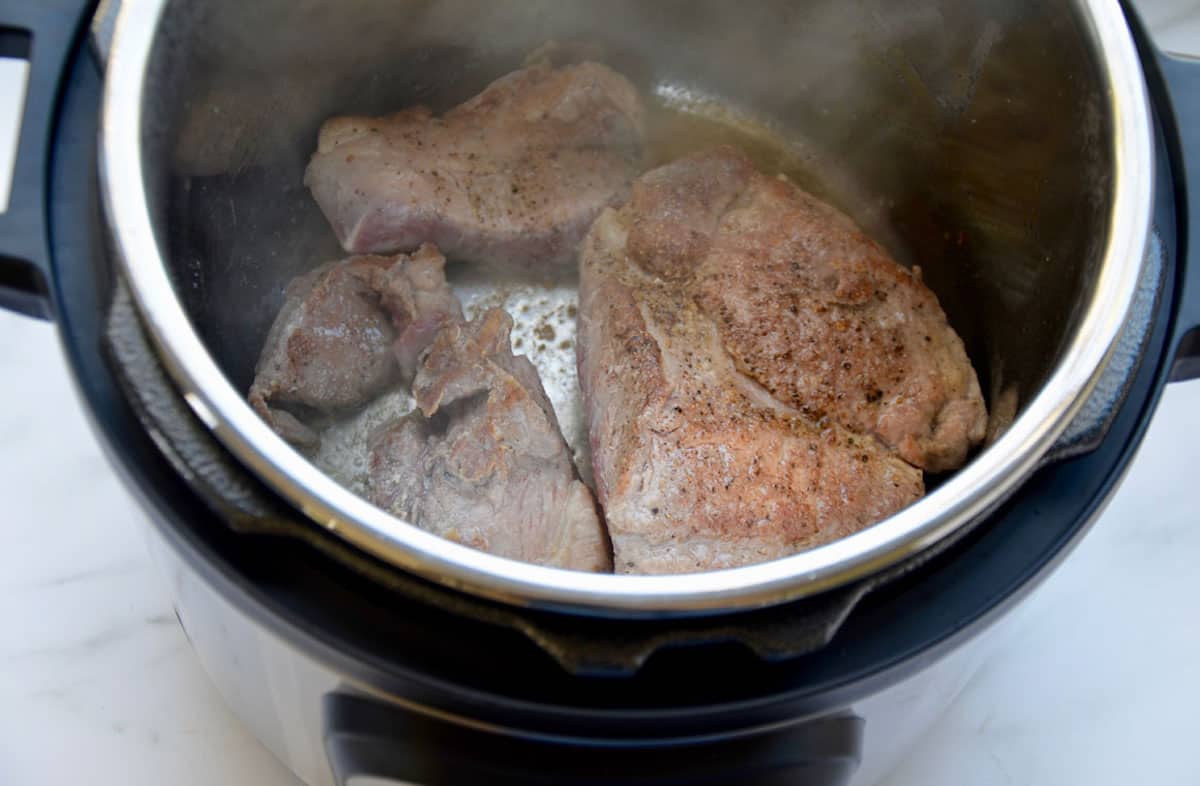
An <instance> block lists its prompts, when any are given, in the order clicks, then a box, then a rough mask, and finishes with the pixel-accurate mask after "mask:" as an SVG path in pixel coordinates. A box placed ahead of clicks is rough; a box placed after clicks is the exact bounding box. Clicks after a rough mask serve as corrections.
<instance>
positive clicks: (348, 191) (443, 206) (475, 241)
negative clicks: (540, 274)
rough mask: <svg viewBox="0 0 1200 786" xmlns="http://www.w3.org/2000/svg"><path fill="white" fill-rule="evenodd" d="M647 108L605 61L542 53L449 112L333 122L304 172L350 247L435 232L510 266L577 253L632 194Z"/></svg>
mask: <svg viewBox="0 0 1200 786" xmlns="http://www.w3.org/2000/svg"><path fill="white" fill-rule="evenodd" d="M642 114H643V110H642V106H641V102H640V99H639V97H638V94H637V91H636V89H635V88H634V87H633V85H631V84H630V83H629V81H628V80H626V79H625V78H624V77H623V76H621V75H619V74H617V73H616V72H614V71H612V70H611V69H609V68H607V67H605V66H603V65H599V64H597V63H580V64H577V65H570V66H565V67H563V68H557V69H556V68H551V67H550V66H548V65H544V64H543V65H534V66H531V67H529V68H525V69H522V70H520V71H516V72H514V73H511V74H508V75H507V76H504V77H502V78H500V79H498V80H496V81H495V82H493V83H492V84H491V85H489V86H488V87H487V89H485V90H484V91H483V92H482V93H480V94H479V95H477V96H475V97H474V98H472V99H471V100H469V101H467V102H466V103H464V104H462V105H460V106H458V107H456V108H454V109H452V110H450V111H449V112H447V113H446V114H445V115H442V116H440V117H439V116H435V115H434V114H433V113H432V112H431V111H430V110H429V109H427V108H425V107H413V108H410V109H405V110H403V111H400V112H397V113H395V114H393V115H388V116H385V117H377V118H371V117H337V118H333V119H331V120H329V121H327V122H326V123H325V124H324V126H322V128H321V132H320V138H319V141H318V147H317V152H316V153H315V154H314V155H313V157H312V160H311V162H310V163H309V165H308V170H307V172H306V173H305V183H306V184H307V185H308V187H309V188H310V189H311V190H312V193H313V197H314V198H315V199H316V201H317V204H318V205H320V207H321V210H322V211H324V213H325V216H326V217H327V218H328V219H329V222H330V224H331V225H332V226H333V229H334V231H335V232H336V233H337V236H338V239H339V240H340V241H341V243H342V246H343V247H344V248H345V249H346V250H347V251H350V252H355V253H368V252H371V253H380V252H388V251H407V250H410V249H413V248H416V247H417V245H419V244H420V243H424V242H432V243H435V244H436V245H437V246H438V247H439V248H441V250H442V251H443V252H444V253H445V254H447V255H448V256H450V257H451V258H455V259H457V258H462V259H466V260H470V261H475V262H481V263H487V264H490V265H492V266H495V267H498V268H503V269H506V270H518V271H521V270H523V271H538V270H545V269H546V268H547V267H561V266H566V265H572V264H574V261H575V252H576V249H577V246H578V243H579V240H580V239H581V238H582V237H583V235H584V234H585V233H586V232H587V229H588V227H589V226H590V225H591V223H592V220H593V219H595V217H596V216H597V215H598V214H599V213H600V211H601V210H602V209H604V208H605V207H606V206H609V205H615V204H619V203H621V202H624V201H625V200H626V198H627V197H628V193H629V183H630V181H632V179H633V178H634V177H635V176H636V175H637V174H638V172H639V171H640V170H639V165H640V162H641V159H642V141H643V140H642V137H643V119H642Z"/></svg>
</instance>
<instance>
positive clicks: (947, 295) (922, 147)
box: [102, 0, 1153, 613]
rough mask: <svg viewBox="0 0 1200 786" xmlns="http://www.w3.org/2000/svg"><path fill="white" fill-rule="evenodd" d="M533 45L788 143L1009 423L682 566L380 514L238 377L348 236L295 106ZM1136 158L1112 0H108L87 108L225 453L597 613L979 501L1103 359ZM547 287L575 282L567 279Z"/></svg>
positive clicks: (180, 376)
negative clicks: (259, 409)
mask: <svg viewBox="0 0 1200 786" xmlns="http://www.w3.org/2000/svg"><path fill="white" fill-rule="evenodd" d="M547 44H551V45H552V51H558V52H567V53H583V54H584V55H586V56H588V57H591V58H593V59H599V60H602V61H603V62H606V63H608V64H609V65H611V66H613V67H614V68H616V69H618V70H620V71H621V72H623V73H625V74H626V75H627V76H629V77H630V78H631V79H633V80H634V81H635V83H637V84H638V85H639V86H640V87H641V88H642V90H643V91H644V93H645V95H646V96H647V99H648V100H650V101H651V102H659V103H668V104H669V103H672V102H673V103H674V104H676V105H682V106H685V107H687V108H693V109H697V110H699V109H703V108H705V107H712V106H720V107H722V108H723V111H725V112H727V113H728V115H727V116H734V117H739V118H742V119H744V120H748V121H753V123H752V125H753V126H754V127H755V128H760V129H766V130H767V131H769V133H771V134H772V135H774V136H776V137H778V138H780V139H782V140H784V144H785V146H786V148H787V154H788V155H789V156H791V157H793V158H794V159H795V160H796V161H799V162H801V167H802V168H803V169H804V170H805V171H804V174H807V175H808V177H807V178H806V185H809V186H810V187H813V188H815V189H816V190H818V191H820V192H821V193H822V194H823V195H824V196H825V197H826V198H828V199H830V200H832V201H833V202H835V203H836V204H838V205H839V206H840V207H842V208H843V209H844V210H846V211H847V212H848V213H850V214H851V215H852V216H854V217H855V218H856V219H857V220H858V221H859V222H860V223H861V224H862V225H863V226H864V227H865V228H866V229H867V230H868V231H870V232H871V233H872V234H874V235H875V236H876V238H877V239H879V240H880V241H881V242H882V243H883V244H884V245H885V246H887V247H888V248H889V250H890V251H891V252H892V253H893V254H894V255H895V256H896V257H897V258H898V259H900V260H901V261H902V262H904V263H906V264H919V265H921V267H922V268H923V269H924V271H925V279H926V281H927V282H928V283H929V284H930V286H931V287H932V288H933V289H934V290H935V292H936V293H937V294H938V296H939V298H940V299H941V301H942V303H943V304H944V306H945V308H946V311H947V313H948V315H949V317H950V321H951V323H952V324H953V325H954V327H955V328H956V329H957V330H958V332H959V333H960V334H961V335H962V336H963V338H964V340H965V341H966V344H967V348H968V352H969V353H970V355H971V358H972V360H973V362H974V364H975V367H976V369H977V370H978V371H979V374H980V379H981V383H982V384H983V387H984V390H985V392H990V398H989V406H994V405H995V403H996V398H997V397H998V396H1000V395H1001V394H1004V395H1009V396H1011V395H1013V394H1014V393H1015V395H1016V400H1017V402H1018V403H1019V409H1018V416H1017V417H1016V419H1015V421H1014V422H1013V423H1012V425H1011V426H1010V427H1009V428H1008V429H1007V431H1005V432H1004V434H1003V436H1001V437H1000V438H999V439H998V440H997V441H995V442H994V443H993V444H992V445H991V446H990V447H988V448H987V449H986V450H984V451H982V452H981V453H980V454H979V455H978V456H976V457H975V458H974V459H973V460H972V461H971V462H970V463H969V464H968V465H967V466H966V467H965V468H963V469H962V470H960V471H959V472H957V473H955V474H954V475H952V476H950V477H947V478H945V479H944V480H942V481H941V482H940V483H932V484H931V488H932V491H931V493H929V494H928V495H927V496H926V497H925V498H924V499H923V500H921V501H920V502H918V503H917V504H914V505H912V506H911V507H909V508H907V509H905V510H903V511H901V512H900V513H898V514H896V515H894V516H892V517H891V518H889V519H887V520H885V521H883V522H881V523H879V524H877V525H875V526H873V527H870V528H868V529H866V530H864V531H862V532H860V533H858V534H855V535H853V536H851V537H848V538H845V539H842V540H840V541H837V542H834V543H831V544H829V545H826V546H822V547H819V548H815V549H812V550H810V551H806V552H803V553H800V554H797V555H795V556H792V557H789V558H786V559H782V560H777V561H774V562H769V563H764V564H760V565H754V566H750V567H744V568H738V569H733V570H725V571H715V572H710V573H702V574H693V575H681V576H611V575H591V574H582V573H575V572H569V571H562V570H556V569H552V568H544V567H538V566H534V565H529V564H524V563H519V562H515V561H511V560H507V559H503V558H499V557H494V556H491V555H488V554H485V553H482V552H479V551H475V550H472V549H469V548H467V547H464V546H460V545H457V544H455V543H452V542H449V541H446V540H442V539H441V538H438V537H436V536H434V535H431V534H428V533H426V532H424V531H422V530H419V529H418V528H416V527H413V526H411V525H409V524H406V523H404V522H402V521H399V520H397V519H395V518H393V517H391V516H390V515H388V514H386V513H384V512H383V511H381V510H379V509H377V508H375V507H373V506H372V505H370V504H369V503H367V502H366V501H365V500H363V499H361V498H360V497H358V496H356V495H355V494H354V493H352V492H351V491H350V490H348V489H347V488H346V487H345V486H343V485H341V484H339V483H338V482H337V480H335V479H334V478H333V477H331V476H330V475H328V474H326V473H325V472H323V471H322V470H321V469H319V468H318V467H317V466H315V465H314V464H312V463H310V462H309V461H308V460H306V459H305V458H304V457H303V456H301V455H300V454H299V453H297V452H295V451H294V450H292V449H291V448H290V447H289V446H288V445H287V444H286V443H284V442H283V441H282V440H281V439H280V438H279V437H277V436H276V435H275V434H274V433H273V432H272V431H271V430H270V429H269V428H268V427H267V426H266V425H265V424H264V423H263V422H262V421H261V420H259V418H258V417H257V416H256V415H255V414H254V413H253V412H252V410H251V409H250V408H249V406H248V405H247V404H246V403H245V401H244V398H243V395H244V392H245V390H246V388H247V387H248V385H249V382H250V378H251V374H252V370H253V365H254V361H255V358H256V357H257V354H258V352H259V349H260V347H261V345H262V341H263V339H264V336H265V333H266V330H267V328H268V326H269V324H270V322H271V320H272V318H273V317H274V314H275V312H276V310H277V308H278V306H279V304H280V302H281V298H282V290H283V287H284V285H285V284H286V283H287V282H288V281H289V280H290V279H291V278H292V277H293V276H295V275H297V274H298V273H299V272H302V271H304V270H307V269H309V268H311V267H313V266H314V265H316V264H319V263H321V262H323V261H327V260H329V259H334V258H339V257H340V256H343V254H342V253H341V252H340V250H339V248H338V247H337V244H336V241H335V239H334V237H333V234H332V232H331V231H330V230H329V228H328V226H327V225H326V223H325V220H324V219H323V217H322V216H321V215H320V213H319V211H318V210H317V208H316V207H315V205H314V204H313V202H312V200H311V198H310V197H309V195H308V193H307V191H306V190H305V188H304V186H303V184H302V182H301V181H302V173H303V169H304V165H305V163H306V162H307V159H308V156H309V155H310V154H311V152H312V150H313V148H314V146H315V140H316V131H317V128H318V126H319V125H320V123H321V122H322V121H323V120H325V119H326V118H327V117H329V116H331V115H334V114H338V113H347V112H354V113H358V114H366V113H384V112H388V111H393V110H395V109H398V108H401V107H404V106H406V105H410V104H413V103H425V104H428V105H430V106H432V107H433V108H435V109H438V110H441V109H446V108H448V107H450V106H453V105H454V104H456V103H458V102H459V101H461V100H463V99H465V98H467V97H469V96H470V95H472V94H474V93H476V92H478V90H479V89H481V88H482V87H483V86H484V85H485V84H486V83H487V82H489V81H490V80H491V79H494V78H495V77H497V76H499V75H501V74H503V73H506V72H508V71H510V70H512V69H514V68H517V67H519V66H520V65H521V63H522V62H523V61H524V60H525V58H526V57H527V56H528V55H529V54H530V53H531V52H533V51H535V50H538V49H539V48H542V47H545V46H546V45H547ZM682 141H683V142H686V141H687V140H682ZM685 146H686V145H685ZM1152 171H1153V167H1152V145H1151V131H1150V120H1149V110H1148V106H1147V99H1146V95H1145V87H1144V84H1143V79H1142V73H1141V69H1140V64H1139V62H1138V58H1137V55H1136V52H1135V50H1134V45H1133V42H1132V40H1131V37H1130V34H1129V31H1128V28H1127V27H1126V24H1125V20H1124V17H1123V15H1122V12H1121V9H1120V7H1119V6H1118V4H1117V2H1115V0H1090V1H1085V0H1076V1H1075V2H1049V3H1047V2H1036V1H1035V0H1027V1H1026V2H1012V1H1011V0H970V1H968V2H963V1H962V0H930V1H928V2H906V3H895V2H889V1H888V0H858V1H856V2H844V1H843V0H814V1H812V2H783V1H780V2H767V1H766V0H763V1H762V2H755V3H749V4H746V3H733V4H731V3H729V2H726V1H725V0H662V1H661V2H654V3H644V2H638V1H637V0H621V1H619V2H611V1H609V2H595V1H594V0H489V1H480V0H474V1H472V0H437V1H435V0H403V1H401V0H391V1H386V2H385V1H384V0H342V1H341V2H317V1H316V0H263V1H261V2H254V3H245V2H234V1H233V0H208V1H207V2H199V1H198V0H189V2H183V1H182V0H181V1H179V2H168V1H167V0H125V2H124V3H123V4H122V8H121V12H120V17H119V19H118V22H117V27H116V33H115V36H114V39H113V45H112V50H111V55H110V59H109V66H108V75H107V80H106V95H105V99H104V109H103V120H102V187H103V189H104V195H105V202H106V207H107V214H108V219H109V222H110V227H111V231H112V234H113V237H114V238H115V245H116V248H117V251H118V257H119V259H120V263H121V266H122V272H123V274H124V276H125V277H126V279H127V280H128V283H129V285H130V287H131V289H132V291H133V294H134V297H135V300H136V302H137V304H138V307H139V309H140V311H141V313H142V315H143V317H144V320H145V323H146V326H147V328H148V330H149V332H150V333H151V335H152V337H153V339H154V341H155V343H156V346H157V349H158V350H159V352H160V353H161V356H162V359H163V362H164V364H165V365H166V367H167V369H168V371H169V372H170V374H171V375H172V377H173V378H174V380H175V381H176V382H177V384H178V385H179V387H180V389H181V390H182V392H183V394H184V396H185V398H186V399H187V401H188V402H189V404H190V405H191V406H192V408H193V409H194V410H195V412H196V413H197V415H198V416H199V417H200V418H201V419H202V420H203V421H204V422H205V423H206V424H207V425H208V426H209V427H210V428H211V429H212V431H213V432H214V433H215V434H216V436H217V437H218V438H219V439H220V440H221V442H222V443H223V444H224V445H225V446H226V447H227V448H228V449H229V450H230V451H231V452H232V453H233V454H234V455H235V456H236V457H237V458H238V459H240V460H241V461H242V462H243V463H244V464H246V465H247V466H248V467H249V468H250V469H251V470H252V471H254V472H255V473H256V474H258V475H259V476H260V477H262V478H263V479H264V480H265V481H266V482H267V483H268V484H269V485H270V486H272V487H273V488H274V489H275V490H276V491H278V492H279V493H280V494H281V495H282V496H283V497H285V498H286V499H287V500H289V501H290V502H291V503H292V504H294V505H295V506H296V507H297V508H298V509H299V510H301V511H302V512H303V513H304V514H306V515H307V516H309V517H310V518H311V519H312V520H313V521H314V522H316V523H317V524H318V525H320V526H323V527H326V528H328V529H329V530H331V531H333V532H334V533H336V534H338V535H340V536H341V537H343V538H344V539H346V540H347V541H349V542H351V543H353V544H354V545H356V546H358V547H360V548H362V549H364V550H366V551H368V552H371V553H374V554H375V555H377V556H379V557H381V558H383V559H385V560H388V561H390V562H392V563H394V564H396V565H397V566H399V567H401V568H403V569H405V570H409V571H412V572H414V573H417V574H420V575H422V576H425V577H428V578H431V579H434V580H436V581H439V582H442V583H444V584H447V585H451V586H455V587H459V588H462V589H465V590H468V591H471V592H474V593H478V594H482V595H486V596H490V597H493V598H498V599H501V600H505V601H509V602H513V603H519V604H532V605H541V606H555V607H566V608H574V609H588V610H591V611H593V612H599V613H604V612H612V613H663V612H674V611H707V610H718V609H720V610H730V609H737V608H749V607H755V606H761V605H766V604H770V603H777V602H782V601H785V600H790V599H794V598H798V597H801V596H804V595H808V594H812V593H815V592H818V591H821V590H825V589H828V588H830V587H833V586H836V585H839V584H843V583H846V582H848V581H852V580H855V579H858V578H861V577H863V576H866V575H868V574H870V573H872V572H875V571H878V570H881V569H882V568H884V567H886V566H889V565H892V564H895V563H896V562H898V561H900V560H902V559H904V558H906V557H908V556H910V555H913V554H915V553H917V552H919V551H921V550H923V549H925V548H927V547H929V546H930V545H931V544H933V543H935V542H937V541H938V540H940V539H942V538H944V537H946V536H948V535H950V534H951V533H953V532H955V531H956V530H958V529H960V528H962V527H964V526H966V525H968V524H969V523H971V522H973V521H978V520H979V518H980V517H981V516H982V515H983V514H984V513H985V512H986V511H987V510H988V509H989V508H990V507H991V506H992V505H994V504H995V503H996V502H998V501H999V500H1000V499H1001V498H1002V497H1003V496H1005V495H1006V494H1007V493H1009V492H1011V491H1012V490H1014V489H1015V488H1016V487H1017V485H1018V484H1019V483H1020V482H1021V481H1022V479H1023V478H1024V477H1025V476H1026V475H1027V474H1028V473H1029V472H1031V471H1032V469H1033V468H1034V466H1035V465H1036V464H1037V462H1038V461H1039V459H1040V458H1041V457H1042V456H1043V454H1044V453H1045V452H1046V451H1047V450H1048V448H1049V447H1050V446H1051V445H1052V444H1053V442H1054V441H1055V439H1056V438H1057V437H1058V436H1059V434H1061V433H1062V431H1063V430H1064V428H1065V427H1066V426H1067V424H1068V423H1069V421H1070V420H1071V417H1072V416H1073V414H1074V413H1075V412H1076V411H1077V410H1078V408H1079V407H1080V405H1081V404H1082V402H1083V400H1084V399H1085V397H1086V395H1087V394H1088V392H1089V391H1090V389H1091V387H1092V386H1093V384H1094V383H1095V380H1096V378H1097V376H1098V375H1099V373H1100V371H1101V370H1102V369H1103V367H1104V363H1105V361H1106V358H1107V356H1108V353H1109V352H1110V350H1111V348H1112V346H1113V344H1114V341H1115V339H1116V337H1117V335H1118V332H1119V330H1120V328H1121V326H1122V324H1123V323H1124V321H1125V318H1126V314H1127V312H1128V309H1129V306H1130V302H1131V299H1132V296H1133V293H1134V290H1135V286H1136V283H1137V279H1138V274H1139V269H1140V266H1141V264H1142V258H1143V250H1144V247H1145V244H1146V239H1147V232H1148V223H1149V213H1150V208H1151V189H1152V177H1153V175H1152ZM468 278H469V276H468ZM511 283H512V282H483V283H482V284H480V283H479V282H475V283H474V284H472V286H475V287H480V286H482V287H483V289H484V290H487V289H488V287H492V288H495V287H497V286H500V285H509V284H511ZM556 283H557V284H558V285H560V286H565V287H566V297H569V296H570V282H556ZM460 284H462V285H463V286H464V287H465V286H467V282H466V281H465V280H460ZM543 361H544V362H545V363H547V364H549V363H552V362H555V361H554V360H553V358H551V357H550V356H547V358H543ZM543 371H545V366H543ZM564 391H565V392H562V391H560V392H562V396H564V397H569V392H570V391H569V389H565V388H564ZM565 400H566V399H565V398H564V401H565ZM555 403H556V405H559V404H560V403H561V402H559V401H556V402H555ZM564 406H569V402H568V404H565V405H564ZM568 436H571V435H570V434H569V435H568ZM343 480H346V479H345V478H343Z"/></svg>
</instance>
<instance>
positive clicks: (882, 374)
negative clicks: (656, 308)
mask: <svg viewBox="0 0 1200 786" xmlns="http://www.w3.org/2000/svg"><path fill="white" fill-rule="evenodd" d="M622 215H623V216H624V217H625V220H626V221H627V222H628V223H629V226H630V233H629V241H628V246H629V253H630V255H631V256H632V258H633V260H634V262H635V263H636V264H638V265H639V266H641V267H642V268H643V269H644V270H646V271H647V272H649V273H652V274H654V275H657V276H660V277H662V278H663V279H665V280H667V281H669V282H671V283H672V286H675V287H677V288H679V289H680V290H681V291H686V292H687V293H688V294H689V295H690V296H691V297H692V298H693V299H694V301H695V302H696V303H697V304H698V306H699V308H700V310H701V312H702V313H703V314H704V315H705V316H706V317H707V318H709V319H711V320H712V321H713V322H714V323H715V324H716V326H717V330H718V331H719V335H720V337H721V342H722V344H723V345H724V347H725V350H726V351H727V352H728V353H729V354H730V356H731V357H732V358H733V360H734V362H735V363H736V364H737V367H738V369H739V370H740V371H741V372H742V373H744V374H746V375H747V376H749V377H751V378H752V379H754V380H756V381H757V382H758V383H759V384H761V385H762V386H763V387H764V388H766V389H767V390H768V391H770V392H771V394H772V395H774V396H775V398H777V399H778V400H779V401H780V402H782V403H784V404H786V405H788V406H790V407H793V408H795V409H797V410H799V411H801V412H803V413H804V414H805V415H806V416H808V417H809V418H810V419H812V420H814V421H818V422H819V421H822V420H824V419H826V418H828V419H829V420H831V421H833V422H835V423H838V424H840V425H842V426H844V427H845V428H847V429H849V430H850V431H852V432H855V433H861V434H868V435H873V436H874V437H876V438H878V439H879V440H881V441H882V442H883V443H884V444H885V445H887V446H889V447H891V448H893V449H894V450H895V451H896V452H897V453H898V454H899V455H900V456H901V457H902V458H903V459H904V460H905V461H908V462H910V463H912V464H915V465H916V466H918V467H921V468H923V469H926V470H929V471H932V472H943V471H946V470H949V469H954V468H955V467H958V466H960V465H961V464H962V463H963V462H964V461H965V460H966V456H967V453H968V451H969V450H970V448H971V447H972V446H974V445H977V444H978V443H979V442H980V441H981V440H982V439H983V437H984V432H985V431H986V428H987V412H986V411H985V408H984V404H983V397H982V396H981V395H980V390H979V381H978V379H977V378H976V375H975V371H974V369H973V368H972V367H971V363H970V361H969V360H968V359H967V355H966V352H965V351H964V349H963V344H962V340H961V339H959V337H958V335H957V334H956V333H955V332H954V330H953V329H952V328H951V327H950V325H949V324H947V322H946V315H945V314H944V313H943V312H942V309H941V307H940V306H939V304H938V301H937V297H936V296H935V295H934V294H933V292H931V291H930V290H929V289H928V287H926V286H925V285H924V284H922V283H921V275H920V270H919V269H914V270H913V271H912V272H909V271H907V270H905V269H904V268H902V267H901V266H899V265H898V264H896V263H895V262H894V261H893V260H892V259H891V258H890V257H889V256H888V254H887V252H886V251H884V250H883V249H882V248H880V247H879V245H877V244H876V243H875V242H873V241H872V240H871V239H870V238H868V237H867V236H866V235H865V234H863V233H862V231H861V230H859V229H858V227H857V226H855V225H854V223H853V222H852V221H851V220H850V219H849V218H848V217H846V216H845V215H843V214H842V213H840V212H839V211H837V210H836V209H834V208H833V207H831V206H829V205H827V204H825V203H823V202H821V201H820V200H818V199H816V198H815V197H813V196H811V195H810V194H807V193H805V192H804V191H802V190H801V189H799V188H797V187H796V186H794V185H793V184H791V183H790V182H788V181H787V180H784V179H781V178H772V177H767V176H765V175H763V174H760V173H758V172H756V171H755V170H754V168H753V166H752V165H751V164H750V163H749V161H748V160H746V159H745V158H744V157H743V156H742V155H741V154H740V153H739V152H737V151H735V150H733V149H732V148H720V149H718V150H715V151H713V152H710V153H705V154H701V155H696V156H691V157H688V158H685V159H681V160H679V161H676V162H675V163H672V164H670V165H669V166H665V167H662V168H661V169H657V170H655V171H653V172H650V173H649V174H647V175H645V176H644V177H643V178H641V179H640V180H639V181H638V182H637V183H636V184H635V185H634V187H633V198H632V200H631V202H630V204H629V206H628V207H626V208H625V209H624V210H623V211H622Z"/></svg>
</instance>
